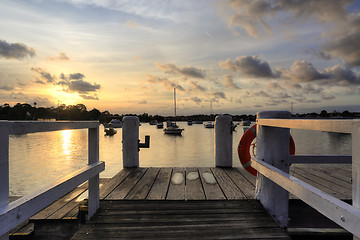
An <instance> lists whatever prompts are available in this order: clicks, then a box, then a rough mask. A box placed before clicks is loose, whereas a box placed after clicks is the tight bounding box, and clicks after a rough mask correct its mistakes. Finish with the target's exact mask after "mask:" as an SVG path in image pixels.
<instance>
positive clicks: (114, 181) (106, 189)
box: [100, 168, 136, 199]
mask: <svg viewBox="0 0 360 240" xmlns="http://www.w3.org/2000/svg"><path fill="white" fill-rule="evenodd" d="M135 169H136V168H124V169H122V170H121V171H120V172H118V173H117V174H116V175H115V176H114V177H112V178H111V179H109V181H108V182H106V183H105V184H104V185H103V186H101V187H100V199H105V198H106V197H107V196H108V195H109V194H110V193H111V192H112V191H113V190H114V189H115V188H116V187H117V186H119V185H120V184H121V183H122V182H123V181H124V179H125V178H126V177H127V176H129V174H130V173H132V172H133V171H134V170H135Z"/></svg>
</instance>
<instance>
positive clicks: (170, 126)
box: [164, 88, 184, 135]
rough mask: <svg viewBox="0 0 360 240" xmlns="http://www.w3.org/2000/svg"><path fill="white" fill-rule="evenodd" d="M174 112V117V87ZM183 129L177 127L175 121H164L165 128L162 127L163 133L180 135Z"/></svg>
mask: <svg viewBox="0 0 360 240" xmlns="http://www.w3.org/2000/svg"><path fill="white" fill-rule="evenodd" d="M174 112H175V119H176V88H174ZM183 130H184V129H182V128H179V126H178V125H177V124H176V122H174V123H172V122H166V128H165V129H164V133H165V134H173V135H181V133H182V131H183Z"/></svg>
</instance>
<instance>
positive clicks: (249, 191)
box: [224, 168, 255, 199]
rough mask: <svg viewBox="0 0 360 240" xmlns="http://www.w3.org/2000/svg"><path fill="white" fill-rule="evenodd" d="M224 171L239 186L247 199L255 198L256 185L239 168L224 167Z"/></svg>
mask: <svg viewBox="0 0 360 240" xmlns="http://www.w3.org/2000/svg"><path fill="white" fill-rule="evenodd" d="M224 172H225V173H226V174H227V175H228V176H229V177H230V178H231V180H232V181H233V182H234V183H235V184H236V186H238V188H239V189H240V190H241V191H242V192H243V194H244V195H245V196H246V198H247V199H254V198H255V186H254V185H252V183H251V182H250V181H249V180H248V179H247V178H245V177H244V176H243V175H242V174H241V173H240V172H239V171H238V170H237V169H234V168H229V169H224Z"/></svg>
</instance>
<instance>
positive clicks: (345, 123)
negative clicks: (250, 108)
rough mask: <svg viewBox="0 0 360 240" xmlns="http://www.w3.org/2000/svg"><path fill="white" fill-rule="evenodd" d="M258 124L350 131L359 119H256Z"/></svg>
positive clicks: (358, 122)
mask: <svg viewBox="0 0 360 240" xmlns="http://www.w3.org/2000/svg"><path fill="white" fill-rule="evenodd" d="M256 123H257V124H258V125H265V126H273V127H283V128H296V129H304V130H317V131H325V132H340V133H352V130H353V126H358V125H359V124H360V120H359V119H355V120H351V119H349V120H339V119H257V120H256Z"/></svg>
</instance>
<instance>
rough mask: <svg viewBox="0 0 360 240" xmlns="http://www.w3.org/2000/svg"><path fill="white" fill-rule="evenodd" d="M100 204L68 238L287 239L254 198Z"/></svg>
mask: <svg viewBox="0 0 360 240" xmlns="http://www.w3.org/2000/svg"><path fill="white" fill-rule="evenodd" d="M122 203H123V205H126V206H123V205H122ZM100 205H101V206H100V209H99V211H98V213H97V214H96V215H95V216H94V218H93V219H92V220H91V221H90V222H88V223H87V224H86V225H85V226H84V227H83V228H81V229H80V230H79V231H78V232H77V233H76V234H75V235H74V236H73V238H72V239H74V240H76V239H112V238H116V239H144V238H146V239H289V238H288V236H287V235H286V234H284V232H282V231H281V230H280V228H279V227H278V226H277V225H276V224H275V223H274V221H273V220H272V219H271V217H270V216H269V215H268V214H267V213H266V212H265V211H264V209H263V208H262V207H261V206H260V204H259V203H258V201H255V200H250V201H249V200H242V201H231V200H226V201H203V200H195V201H121V202H119V201H116V202H115V201H105V202H104V201H102V202H101V204H100ZM118 206H123V207H124V209H123V210H122V209H118V208H117V207H118ZM104 207H106V209H104ZM229 207H230V209H229ZM252 208H255V210H256V211H255V212H253V211H251V210H252ZM139 209H140V211H139ZM179 210H182V211H179ZM236 210H239V211H236ZM169 211H171V212H169ZM132 213H134V214H132Z"/></svg>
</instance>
